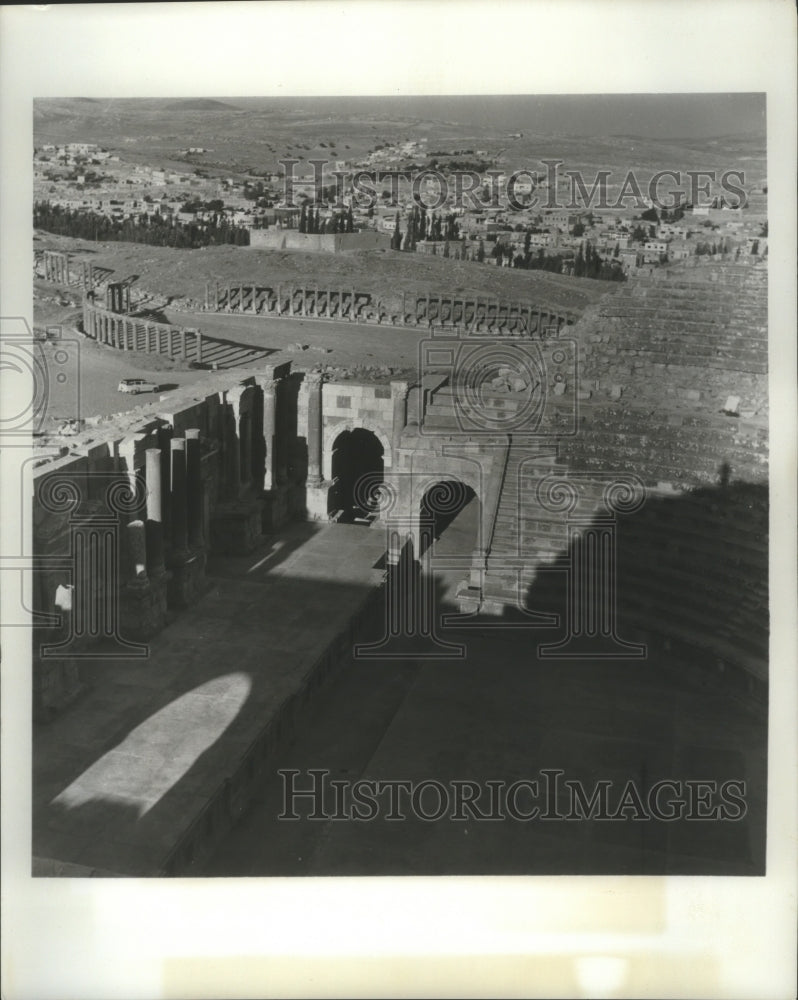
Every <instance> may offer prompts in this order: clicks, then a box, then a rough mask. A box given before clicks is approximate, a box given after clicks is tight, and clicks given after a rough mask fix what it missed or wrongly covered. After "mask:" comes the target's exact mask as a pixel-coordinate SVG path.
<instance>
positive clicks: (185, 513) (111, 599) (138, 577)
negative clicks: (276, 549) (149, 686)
mask: <svg viewBox="0 0 798 1000" xmlns="http://www.w3.org/2000/svg"><path fill="white" fill-rule="evenodd" d="M299 378H300V377H298V376H294V375H292V374H291V371H290V364H285V365H281V366H271V367H266V368H264V369H262V370H261V371H259V372H258V375H257V376H249V377H247V378H245V379H243V380H242V379H231V378H229V377H228V378H226V379H224V378H221V377H219V376H216V377H209V379H208V384H207V386H206V387H205V389H204V391H203V388H202V387H201V386H199V385H196V386H191V387H186V388H185V389H183V390H180V391H178V392H175V393H171V394H169V395H168V396H165V397H163V398H162V400H161V402H160V403H153V404H150V405H149V406H146V407H143V408H141V409H140V410H139V411H138V412H137V413H135V414H132V415H126V417H123V418H118V419H116V420H108V421H106V422H103V421H99V422H97V424H96V426H95V427H93V428H92V429H91V430H86V431H83V432H82V433H81V434H79V435H77V436H76V437H74V438H72V439H70V445H69V453H68V454H62V455H61V456H60V457H58V458H55V459H50V460H47V459H45V460H43V461H42V462H41V463H40V464H38V465H37V467H36V468H35V470H34V476H33V498H32V508H31V509H32V517H33V539H34V549H33V551H34V562H35V570H34V607H33V610H34V620H35V622H36V627H35V629H34V636H33V641H34V681H35V685H34V686H35V693H34V700H35V705H36V714H37V717H38V718H41V719H46V718H47V717H48V716H49V714H51V713H52V712H54V711H58V709H59V708H61V707H62V706H63V705H64V704H66V703H67V702H68V701H69V700H70V699H71V698H72V697H74V696H75V695H76V694H77V693H79V691H80V689H81V686H82V676H81V663H83V662H84V661H85V660H86V659H87V658H94V657H98V656H100V657H103V658H114V657H123V658H130V657H132V658H136V657H139V656H146V641H147V639H148V638H151V637H152V636H153V635H155V634H156V633H157V632H158V631H160V629H162V628H163V627H164V625H165V623H166V621H167V620H168V618H169V617H170V616H171V615H172V614H174V613H179V611H180V609H182V608H185V607H189V606H191V605H192V604H193V603H194V602H195V601H196V599H197V597H198V595H199V594H200V593H201V592H202V591H203V589H204V586H205V584H204V579H205V562H206V558H207V553H208V552H209V551H216V552H219V553H245V552H249V551H252V550H253V548H255V546H256V545H257V544H258V543H259V540H260V537H261V534H262V532H263V531H264V530H265V531H272V530H275V528H277V527H279V526H280V524H282V523H283V522H284V521H285V520H286V519H288V518H289V517H292V516H296V515H297V514H300V513H302V512H303V510H304V497H303V496H302V491H303V484H302V481H301V480H300V478H299V476H300V474H303V466H302V463H301V462H300V461H297V459H296V453H297V451H298V450H301V449H300V447H299V445H300V442H299V441H298V438H297V426H296V414H295V400H296V391H295V387H294V388H293V390H292V383H295V382H297V381H298V379H299ZM292 393H293V394H292Z"/></svg>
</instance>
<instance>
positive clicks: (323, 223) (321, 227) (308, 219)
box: [298, 204, 355, 233]
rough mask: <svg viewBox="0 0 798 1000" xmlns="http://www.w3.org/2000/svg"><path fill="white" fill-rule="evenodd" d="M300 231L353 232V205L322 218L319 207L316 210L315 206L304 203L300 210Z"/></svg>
mask: <svg viewBox="0 0 798 1000" xmlns="http://www.w3.org/2000/svg"><path fill="white" fill-rule="evenodd" d="M298 229H299V232H300V233H353V232H354V231H355V217H354V215H353V214H352V208H351V206H350V207H349V208H348V209H347V210H346V211H345V212H333V214H332V215H331V216H330V217H329V218H328V219H322V218H321V214H320V212H319V209H318V208H317V209H316V210H315V212H314V210H313V206H312V205H308V204H304V205H303V206H302V208H301V209H300V210H299V224H298Z"/></svg>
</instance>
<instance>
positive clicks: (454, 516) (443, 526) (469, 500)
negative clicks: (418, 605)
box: [419, 479, 481, 562]
mask: <svg viewBox="0 0 798 1000" xmlns="http://www.w3.org/2000/svg"><path fill="white" fill-rule="evenodd" d="M419 514H420V517H421V540H420V546H421V552H420V553H419V555H423V554H424V552H425V551H428V554H429V555H432V556H439V557H445V558H447V559H448V558H457V559H458V560H459V559H462V560H463V561H464V562H468V561H469V560H470V559H471V556H472V554H473V552H474V550H475V549H477V548H478V547H479V538H480V515H481V511H480V502H479V498H478V496H477V494H476V493H475V492H474V490H473V489H472V488H471V487H470V486H468V485H466V483H464V482H462V481H461V480H459V479H442V480H439V481H438V482H436V483H433V484H432V485H430V486H428V487H427V489H426V490H425V491H424V494H423V496H422V498H421V504H420V510H419ZM425 525H428V527H426V528H425Z"/></svg>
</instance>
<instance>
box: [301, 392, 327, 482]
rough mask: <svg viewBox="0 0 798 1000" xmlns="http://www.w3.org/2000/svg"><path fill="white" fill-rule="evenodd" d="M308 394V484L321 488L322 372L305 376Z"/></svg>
mask: <svg viewBox="0 0 798 1000" xmlns="http://www.w3.org/2000/svg"><path fill="white" fill-rule="evenodd" d="M305 383H306V384H307V387H308V389H307V392H308V437H307V443H308V484H309V485H310V486H319V485H320V483H321V481H322V475H321V468H322V466H321V457H322V456H321V452H322V408H321V393H322V385H323V384H324V376H323V375H322V374H321V372H308V374H307V375H306V376H305Z"/></svg>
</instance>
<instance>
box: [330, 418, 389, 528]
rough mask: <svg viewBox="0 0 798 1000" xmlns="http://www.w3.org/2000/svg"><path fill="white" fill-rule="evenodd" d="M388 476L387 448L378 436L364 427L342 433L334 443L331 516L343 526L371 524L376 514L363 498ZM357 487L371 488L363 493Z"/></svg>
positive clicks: (332, 451)
mask: <svg viewBox="0 0 798 1000" xmlns="http://www.w3.org/2000/svg"><path fill="white" fill-rule="evenodd" d="M384 472H385V448H384V446H383V444H382V442H381V441H380V439H379V437H378V436H377V434H375V433H374V432H373V431H370V430H367V429H366V428H365V427H352V428H347V429H345V430H342V431H340V433H339V434H338V435H337V436H336V438H335V439H334V441H333V442H332V449H331V453H330V480H331V482H332V486H331V487H330V491H329V494H328V501H327V507H328V513H329V515H330V516H331V517H334V518H335V519H336V520H337V521H339V522H341V523H344V524H347V523H348V524H353V523H355V524H356V523H362V524H369V523H371V521H372V520H373V519H374V513H373V512H372V511H369V510H368V508H367V506H366V505H365V504H364V502H363V500H364V497H365V496H366V495H367V494H368V492H371V491H373V489H374V487H375V486H376V485H377V484H378V483H379V482H381V481H382V477H383V475H384ZM358 483H361V484H368V486H367V489H366V490H365V491H364V490H363V489H362V488H361V489H360V490H358Z"/></svg>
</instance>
